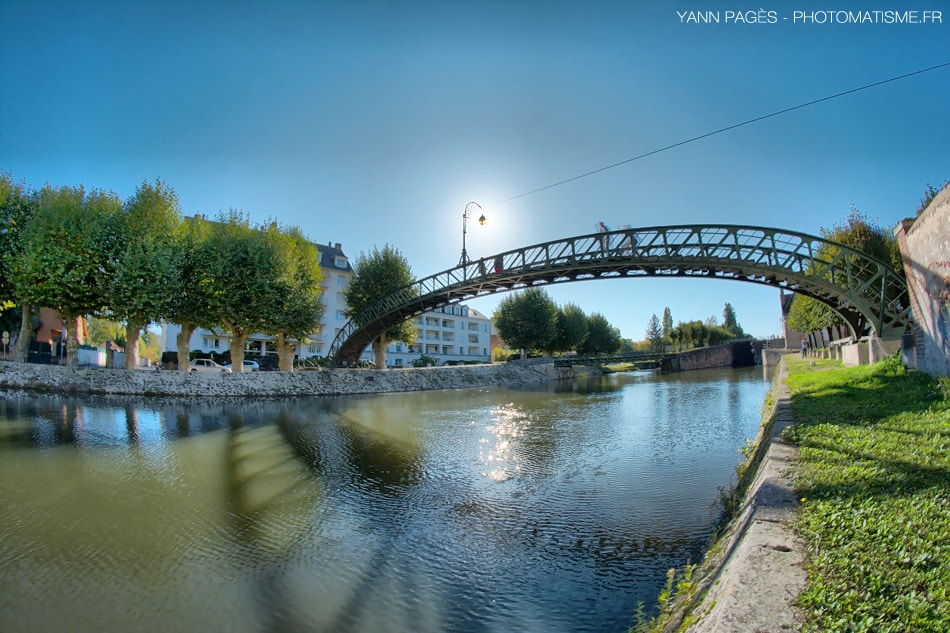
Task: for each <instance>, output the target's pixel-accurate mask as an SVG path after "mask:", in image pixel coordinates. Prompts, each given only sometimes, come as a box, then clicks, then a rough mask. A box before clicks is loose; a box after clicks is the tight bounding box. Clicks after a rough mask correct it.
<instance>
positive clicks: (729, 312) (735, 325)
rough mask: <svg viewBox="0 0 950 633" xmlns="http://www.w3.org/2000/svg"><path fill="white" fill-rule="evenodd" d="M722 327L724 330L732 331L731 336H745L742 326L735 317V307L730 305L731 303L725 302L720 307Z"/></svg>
mask: <svg viewBox="0 0 950 633" xmlns="http://www.w3.org/2000/svg"><path fill="white" fill-rule="evenodd" d="M722 327H723V329H725V330H729V331H730V332H732V335H733V337H735V338H742V337H744V336H745V332H744V331H743V329H742V326H741V325H739V321H738V319H737V318H736V311H735V308H733V307H732V304H731V303H726V305H725V306H723V308H722Z"/></svg>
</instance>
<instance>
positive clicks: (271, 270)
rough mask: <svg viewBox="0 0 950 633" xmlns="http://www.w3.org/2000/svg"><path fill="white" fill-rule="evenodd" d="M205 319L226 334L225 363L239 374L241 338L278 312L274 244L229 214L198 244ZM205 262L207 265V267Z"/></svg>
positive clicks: (279, 271)
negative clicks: (209, 318) (208, 315)
mask: <svg viewBox="0 0 950 633" xmlns="http://www.w3.org/2000/svg"><path fill="white" fill-rule="evenodd" d="M204 247H205V248H206V249H208V254H207V256H206V257H205V258H204V259H205V262H204V265H205V266H207V271H208V277H207V278H206V279H205V281H206V291H207V292H206V296H207V298H208V299H209V307H210V313H211V314H212V315H213V319H214V320H217V321H219V322H220V323H221V324H222V325H223V326H224V327H225V328H227V329H228V331H230V333H231V361H232V363H233V364H234V367H235V371H241V368H242V365H241V363H242V361H243V359H244V342H245V341H246V340H247V337H248V336H249V335H250V334H252V333H254V332H260V331H263V330H265V328H267V326H268V324H270V323H271V322H272V321H273V320H274V312H275V311H276V310H278V309H279V305H280V300H281V293H282V292H283V291H284V290H285V289H286V288H285V287H284V286H282V285H281V284H280V280H281V278H282V275H283V273H284V270H283V267H282V263H283V260H282V257H281V253H280V252H279V248H278V243H277V242H276V240H273V239H270V237H269V235H268V234H267V231H266V230H265V229H262V228H259V227H256V226H252V225H251V223H250V219H249V217H248V215H247V214H246V213H244V212H242V211H238V210H235V209H230V210H229V211H228V212H226V213H222V214H220V215H219V216H218V218H217V220H216V221H215V222H214V223H212V224H211V227H210V233H209V236H208V239H207V240H206V242H205V243H204ZM209 260H210V261H209Z"/></svg>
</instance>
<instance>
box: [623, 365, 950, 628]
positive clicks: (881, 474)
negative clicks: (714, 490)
mask: <svg viewBox="0 0 950 633" xmlns="http://www.w3.org/2000/svg"><path fill="white" fill-rule="evenodd" d="M772 399H773V401H774V402H773V403H772V408H771V412H770V414H769V415H768V416H767V418H766V420H765V421H764V423H763V427H762V433H761V434H760V436H759V438H758V440H757V445H756V447H755V448H754V449H753V451H752V454H751V455H750V456H749V460H748V462H747V465H746V466H745V468H746V469H747V470H746V473H745V474H744V475H743V474H740V483H739V488H738V490H737V491H736V495H737V496H739V497H742V498H743V499H744V500H743V502H742V505H741V508H740V510H739V512H738V514H737V515H736V516H735V517H734V518H733V520H732V521H731V522H730V524H729V526H728V527H727V529H726V530H725V533H724V534H723V535H722V536H721V537H720V538H719V540H717V541H716V543H715V544H714V545H713V546H712V547H711V549H710V551H709V552H708V553H707V555H706V557H705V559H704V560H703V562H702V563H701V564H700V565H698V566H691V567H688V568H687V569H686V570H685V571H681V572H680V573H679V574H678V575H676V576H673V575H672V574H671V576H670V583H669V587H668V588H667V591H666V592H665V595H661V599H660V609H661V612H660V615H659V617H657V618H654V619H653V620H651V621H648V622H642V623H641V624H640V625H639V626H638V627H637V628H636V630H642V631H652V632H656V631H662V632H664V633H668V632H673V631H677V632H681V631H685V632H687V633H711V632H717V633H718V632H721V633H736V632H748V633H758V632H763V631H770V632H771V631H798V630H803V629H804V630H815V631H828V630H849V631H868V632H870V631H918V632H923V631H933V632H937V631H941V632H942V631H947V630H950V589H948V588H950V451H948V448H950V445H948V443H947V437H950V381H947V380H946V379H944V380H942V381H939V380H936V379H933V378H931V377H928V376H926V375H924V374H920V373H917V372H908V371H906V370H905V369H904V367H903V366H901V364H900V360H899V358H896V357H894V358H890V359H888V360H885V361H883V362H881V363H877V364H875V365H871V366H861V367H856V368H851V369H844V368H842V367H841V364H840V362H838V361H828V360H824V361H822V360H819V361H808V360H799V359H797V358H794V357H787V358H785V359H783V360H782V364H781V367H780V372H779V374H778V375H777V378H776V382H775V386H774V387H773V392H772ZM746 475H748V476H746ZM746 479H749V480H751V483H750V485H749V487H748V489H747V491H745V492H743V487H744V483H743V482H744V481H745V480H746Z"/></svg>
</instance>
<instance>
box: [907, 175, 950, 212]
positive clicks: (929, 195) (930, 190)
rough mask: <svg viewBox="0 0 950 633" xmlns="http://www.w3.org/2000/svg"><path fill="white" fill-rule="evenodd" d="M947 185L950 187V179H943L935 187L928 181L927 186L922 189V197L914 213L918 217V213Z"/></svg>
mask: <svg viewBox="0 0 950 633" xmlns="http://www.w3.org/2000/svg"><path fill="white" fill-rule="evenodd" d="M947 187H950V180H946V181H944V183H943V184H942V185H940V186H939V187H937V188H936V189H935V188H934V186H933V185H932V184H930V183H929V182H928V183H927V187H926V188H925V189H924V197H923V198H921V199H920V204H919V205H918V206H917V212H916V214H915V215H917V216H918V217H919V216H920V214H921V213H923V212H924V211H925V210H926V209H927V207H929V206H930V203H931V202H933V200H934V198H936V197H937V194H938V193H940V192H941V191H943V190H944V189H946V188H947Z"/></svg>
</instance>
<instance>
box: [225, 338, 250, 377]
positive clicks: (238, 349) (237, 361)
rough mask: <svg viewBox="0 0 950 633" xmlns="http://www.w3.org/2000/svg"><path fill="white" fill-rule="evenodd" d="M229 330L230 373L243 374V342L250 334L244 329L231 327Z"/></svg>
mask: <svg viewBox="0 0 950 633" xmlns="http://www.w3.org/2000/svg"><path fill="white" fill-rule="evenodd" d="M230 330H231V348H230V349H231V371H232V372H234V373H243V372H244V342H245V341H246V340H247V337H248V335H249V334H250V332H248V331H246V330H245V329H244V328H240V327H232V328H230Z"/></svg>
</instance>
